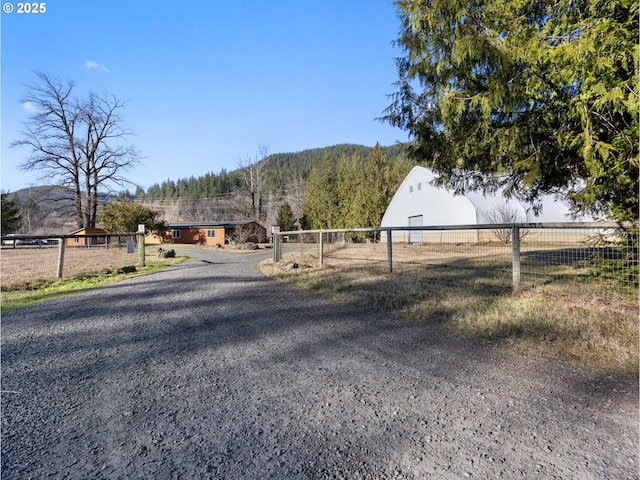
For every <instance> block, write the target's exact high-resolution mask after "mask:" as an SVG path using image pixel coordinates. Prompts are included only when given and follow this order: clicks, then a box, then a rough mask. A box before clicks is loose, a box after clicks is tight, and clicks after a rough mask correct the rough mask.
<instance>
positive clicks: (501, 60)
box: [385, 0, 639, 220]
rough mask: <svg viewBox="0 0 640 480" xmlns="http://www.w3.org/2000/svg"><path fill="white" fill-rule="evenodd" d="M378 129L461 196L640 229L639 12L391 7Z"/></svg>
mask: <svg viewBox="0 0 640 480" xmlns="http://www.w3.org/2000/svg"><path fill="white" fill-rule="evenodd" d="M395 4H396V7H397V10H398V14H399V18H400V21H401V30H400V37H399V39H398V41H397V44H398V45H399V46H400V47H401V48H402V49H403V50H404V54H403V56H402V57H400V58H398V59H397V65H398V71H399V76H400V79H399V82H398V88H397V92H396V93H395V94H394V96H393V103H392V105H391V106H390V107H389V108H388V109H387V111H386V114H387V115H386V117H385V118H386V120H388V121H389V122H390V123H391V124H392V125H395V126H398V127H400V128H403V129H406V130H407V131H408V132H409V133H410V135H411V136H412V137H413V139H414V140H415V142H413V143H412V144H411V146H410V152H411V154H412V155H413V157H414V158H416V159H419V160H421V161H425V162H426V163H427V164H428V166H430V167H431V168H433V169H434V170H436V171H437V172H439V173H440V174H441V180H442V182H443V183H449V185H450V186H453V187H454V188H456V189H458V190H463V189H465V188H484V189H491V188H495V187H498V186H503V187H505V188H506V192H507V193H508V194H514V195H517V196H519V197H521V198H523V199H525V200H529V201H535V200H536V199H537V198H539V196H540V195H541V194H544V193H555V192H557V191H565V190H566V191H568V192H569V198H570V200H571V201H572V202H573V205H574V208H575V210H576V211H578V212H588V213H592V214H596V215H605V216H610V217H613V218H615V219H619V220H636V219H638V206H639V185H638V117H639V115H638V85H639V82H638V73H637V70H636V68H637V57H638V46H637V44H638V2H637V0H604V1H601V0H578V1H572V2H567V1H557V0H556V1H549V2H539V1H532V0H524V1H512V0H485V1H482V2H462V3H461V2H459V1H457V0H397V1H396V2H395Z"/></svg>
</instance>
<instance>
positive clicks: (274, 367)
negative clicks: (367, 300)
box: [1, 247, 638, 480]
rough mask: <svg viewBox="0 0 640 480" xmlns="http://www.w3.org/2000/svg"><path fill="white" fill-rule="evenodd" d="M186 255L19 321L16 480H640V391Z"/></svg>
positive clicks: (13, 318) (241, 262)
mask: <svg viewBox="0 0 640 480" xmlns="http://www.w3.org/2000/svg"><path fill="white" fill-rule="evenodd" d="M177 250H183V249H182V248H177ZM184 251H189V253H190V254H192V255H193V256H194V260H193V261H191V262H189V263H187V264H184V265H180V266H177V267H173V268H171V269H169V270H165V271H161V272H158V273H154V274H151V275H147V276H141V277H137V278H132V279H129V280H127V281H124V282H121V283H118V284H115V285H111V286H107V287H104V288H100V289H97V290H93V291H89V292H84V293H81V294H77V295H71V296H67V297H64V298H59V299H56V300H51V301H48V302H45V303H42V304H40V305H37V306H33V307H30V308H26V309H22V310H19V311H16V312H13V313H9V314H6V315H3V317H2V458H1V460H2V472H1V473H2V479H3V480H9V479H20V480H25V479H29V478H34V479H36V478H37V479H42V478H64V479H86V478H91V479H129V478H136V479H201V478H202V479H209V478H211V479H216V478H224V479H265V478H276V479H325V478H339V479H428V478H434V479H449V478H451V479H458V478H482V479H489V478H564V479H573V478H575V479H590V478H599V479H600V478H601V479H604V478H609V479H637V478H638V385H637V383H635V382H631V383H629V382H624V381H623V380H620V379H616V378H610V377H606V376H601V375H597V374H592V373H588V372H585V371H582V370H579V369H576V368H572V367H567V366H559V365H554V364H551V363H547V362H543V361H540V360H535V359H531V358H528V357H526V356H523V355H518V354H515V353H509V352H504V351H501V350H499V349H497V348H494V347H492V346H490V345H488V344H482V343H469V342H465V341H462V340H460V339H458V338H456V337H452V336H444V335H442V334H441V333H437V332H435V331H434V330H432V329H431V328H429V327H425V326H421V325H415V324H411V323H409V322H405V321H402V320H398V319H391V318H388V317H387V316H384V315H382V314H379V313H377V312H373V311H363V310H362V309H356V308H353V307H347V306H343V305H334V304H330V303H328V302H326V301H324V300H323V299H321V298H319V297H315V296H310V295H305V294H301V293H300V292H296V291H293V290H291V289H289V288H288V287H285V286H282V285H280V284H277V283H276V282H274V281H272V280H270V279H268V278H265V277H263V276H262V275H261V274H260V273H259V272H258V271H257V270H256V269H255V264H256V262H257V261H258V260H259V259H261V258H264V256H265V255H266V253H265V252H262V253H257V254H246V255H233V254H229V253H225V252H221V251H214V250H205V249H187V248H186V247H185V249H184Z"/></svg>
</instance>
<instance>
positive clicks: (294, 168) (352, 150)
mask: <svg viewBox="0 0 640 480" xmlns="http://www.w3.org/2000/svg"><path fill="white" fill-rule="evenodd" d="M382 148H383V150H384V152H385V154H386V155H387V158H389V159H391V160H393V159H395V158H396V157H399V156H403V155H404V153H403V148H402V145H393V146H389V147H382ZM372 149H373V147H367V146H364V145H354V144H340V145H333V146H330V147H323V148H313V149H308V150H303V151H300V152H292V153H276V154H272V155H269V156H268V157H266V158H265V159H264V160H263V162H265V163H266V167H265V176H266V182H267V185H265V187H266V188H265V189H266V190H270V191H274V192H282V191H285V190H286V189H287V187H288V185H289V184H290V182H291V179H293V178H301V179H302V180H306V178H307V176H308V175H309V172H310V171H311V169H312V168H313V167H314V166H315V165H317V164H318V163H320V161H321V160H322V159H324V158H326V157H328V158H329V159H330V160H333V161H337V160H338V159H339V158H340V157H342V156H351V155H354V154H356V155H359V156H362V157H363V158H364V157H366V156H368V155H369V153H370V152H371V150H372ZM240 181H241V179H240V176H239V173H238V171H237V170H233V171H231V172H227V171H226V170H222V171H221V172H220V173H217V174H214V173H207V174H206V175H204V176H201V177H197V178H196V177H189V178H181V179H177V180H166V181H164V182H162V183H160V184H158V183H156V184H154V185H151V186H150V187H149V188H148V189H147V190H146V192H144V193H143V192H136V197H137V198H138V199H139V200H144V201H154V200H169V199H174V200H175V199H178V198H184V197H189V198H193V197H209V198H213V197H221V196H225V195H231V194H232V193H233V192H234V191H235V190H236V189H237V187H238V186H239V185H240Z"/></svg>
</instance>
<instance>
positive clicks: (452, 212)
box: [381, 166, 592, 242]
mask: <svg viewBox="0 0 640 480" xmlns="http://www.w3.org/2000/svg"><path fill="white" fill-rule="evenodd" d="M434 179H435V174H434V173H433V171H431V170H429V169H428V168H425V167H419V166H417V167H413V169H411V171H410V172H409V174H408V175H407V176H406V178H405V179H404V180H403V182H402V184H401V185H400V187H399V188H398V191H397V192H396V193H395V195H394V196H393V198H392V199H391V203H389V206H388V207H387V210H386V212H385V214H384V216H383V217H382V222H381V226H382V227H398V226H444V225H478V224H486V223H531V222H536V223H541V222H568V221H571V218H570V217H569V206H568V205H567V204H566V203H564V202H562V201H559V200H556V199H555V197H553V196H546V197H544V198H542V200H541V202H542V211H541V212H540V213H539V214H536V213H535V212H534V211H533V208H532V207H531V206H530V205H528V204H526V203H521V202H519V201H517V200H515V199H508V198H505V197H504V195H503V194H502V191H498V192H496V193H494V194H486V195H485V194H483V193H481V192H468V193H466V194H464V195H456V194H454V193H452V192H451V191H449V190H447V189H445V188H442V187H436V186H434V185H433V183H432V182H433V180H434ZM499 212H505V213H508V214H509V215H508V217H509V219H508V220H507V219H505V218H504V214H502V215H501V214H500V213H499ZM501 216H502V218H501V219H500V220H497V218H500V217H501ZM582 220H583V221H590V220H592V219H588V218H585V219H582ZM409 241H410V242H419V241H422V232H411V234H410V238H409Z"/></svg>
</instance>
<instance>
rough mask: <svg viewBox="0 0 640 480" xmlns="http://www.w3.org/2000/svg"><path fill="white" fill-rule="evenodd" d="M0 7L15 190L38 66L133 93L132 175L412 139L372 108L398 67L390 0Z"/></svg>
mask: <svg viewBox="0 0 640 480" xmlns="http://www.w3.org/2000/svg"><path fill="white" fill-rule="evenodd" d="M3 3H4V2H3ZM13 5H14V7H15V6H16V5H17V2H14V4H13ZM0 17H1V21H2V24H1V28H2V30H1V41H2V59H1V60H2V61H1V66H2V70H1V88H2V90H1V95H2V96H1V100H2V104H1V105H2V107H1V108H2V165H1V167H2V168H1V174H2V177H1V181H0V184H1V188H2V189H3V190H5V191H15V190H18V189H20V188H23V187H25V186H28V185H30V184H32V183H33V182H34V181H35V179H36V177H35V175H33V173H31V172H23V171H20V170H19V169H18V168H17V166H18V164H19V163H20V162H21V161H22V160H23V159H24V158H25V157H26V156H27V154H28V152H27V151H26V150H24V149H16V148H9V145H10V144H11V143H12V142H13V141H15V140H16V139H17V138H19V132H20V130H21V128H22V124H21V122H23V121H24V120H25V119H26V118H27V115H28V112H27V110H26V109H25V107H24V105H22V103H21V102H20V99H21V98H22V97H23V96H24V94H25V91H26V90H25V85H26V84H28V83H32V82H34V81H35V80H36V77H35V75H34V73H33V72H34V71H42V72H45V73H48V74H50V75H52V76H55V77H57V78H60V79H61V80H67V79H69V80H73V81H74V82H75V83H76V85H77V91H76V93H77V94H78V95H79V96H84V95H85V93H86V92H88V91H95V92H105V91H106V92H107V93H109V94H112V95H115V96H116V97H118V98H121V99H126V100H127V104H126V109H125V110H124V112H123V114H124V118H125V120H126V126H127V127H128V128H129V129H131V130H132V131H133V132H134V133H135V134H136V136H135V137H133V138H132V141H133V143H134V144H135V146H136V147H137V148H138V150H139V151H140V153H141V155H142V156H143V157H144V158H143V165H142V166H139V167H137V168H136V169H135V170H133V171H131V172H129V174H128V176H129V178H130V180H131V181H133V182H135V183H136V184H139V185H141V186H143V187H144V188H147V187H149V186H150V185H152V184H154V183H160V182H162V181H163V180H166V179H172V180H177V179H178V178H185V177H190V176H192V175H193V176H196V177H197V176H200V175H204V174H205V173H207V172H213V173H218V172H219V171H220V170H221V169H223V168H224V169H227V170H228V171H230V170H234V169H235V168H237V166H238V162H239V161H240V160H246V159H247V158H254V157H255V156H256V154H257V152H258V149H259V147H260V146H265V147H267V148H268V152H269V153H284V152H295V151H300V150H304V149H308V148H316V147H325V146H330V145H335V144H339V143H357V144H363V145H370V146H373V145H375V143H376V142H379V143H380V144H382V145H392V144H394V143H396V142H397V141H405V140H406V134H405V133H404V132H403V131H401V130H399V129H396V128H392V127H391V126H390V125H388V124H386V123H381V122H379V121H377V120H375V118H376V117H379V116H381V115H383V110H384V109H385V108H386V107H387V106H388V105H389V103H390V100H389V99H388V98H387V95H388V94H390V93H392V92H393V88H394V87H393V83H394V82H395V81H396V79H397V74H396V68H395V64H394V58H395V57H397V56H399V55H400V51H399V50H398V49H397V48H396V47H393V46H392V42H393V40H395V39H396V38H397V33H398V29H399V22H398V20H397V17H396V13H395V10H394V7H393V5H392V3H391V0H318V1H316V0H286V1H279V0H269V1H267V0H265V1H263V0H234V1H229V0H208V1H207V0H191V1H181V0H174V1H170V2H169V1H163V0H156V1H147V0H135V1H130V0H91V1H88V0H49V1H47V2H46V12H45V13H41V14H33V13H32V14H18V13H16V11H15V8H14V12H12V13H9V14H7V13H1V14H0Z"/></svg>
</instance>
